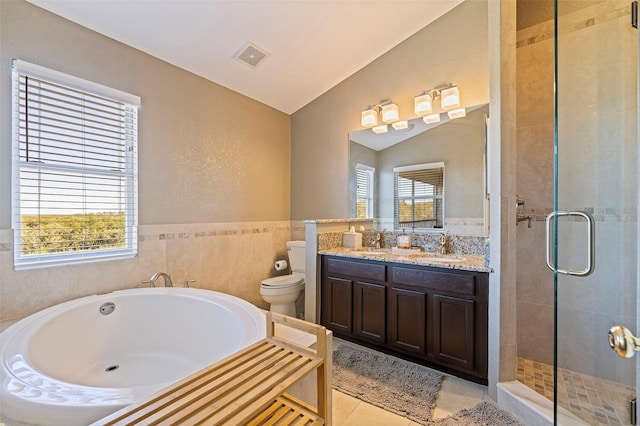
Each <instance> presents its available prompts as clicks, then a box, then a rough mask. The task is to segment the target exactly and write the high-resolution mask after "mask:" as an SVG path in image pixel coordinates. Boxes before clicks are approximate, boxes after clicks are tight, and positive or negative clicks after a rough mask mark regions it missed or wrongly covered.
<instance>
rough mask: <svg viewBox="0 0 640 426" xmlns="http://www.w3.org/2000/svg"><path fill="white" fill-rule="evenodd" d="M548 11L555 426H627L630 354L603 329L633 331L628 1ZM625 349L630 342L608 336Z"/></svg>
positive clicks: (586, 2) (634, 143)
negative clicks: (551, 32)
mask: <svg viewBox="0 0 640 426" xmlns="http://www.w3.org/2000/svg"><path fill="white" fill-rule="evenodd" d="M555 9H556V10H555V21H554V22H555V58H556V61H555V66H556V70H555V84H556V91H555V97H556V100H555V140H554V149H555V153H554V162H555V170H554V180H555V182H554V191H555V194H554V195H555V196H554V211H553V212H551V213H550V214H549V216H548V218H547V232H548V236H549V240H548V241H549V244H548V263H549V266H550V268H551V269H552V270H554V291H555V305H554V310H555V333H554V339H555V352H554V381H555V386H554V389H555V401H554V406H555V418H556V424H581V423H584V424H589V425H599V424H607V425H608V424H632V423H631V422H632V420H631V415H630V407H631V401H632V399H633V398H635V397H636V377H637V367H636V360H637V359H638V357H635V358H623V357H620V356H618V355H616V353H615V352H614V351H612V350H611V348H610V346H609V338H608V332H609V330H610V329H611V328H612V327H613V326H616V325H620V326H623V327H626V328H627V329H628V330H629V331H630V332H631V333H633V334H638V333H640V328H639V327H638V322H637V287H638V179H639V174H638V72H637V68H638V32H637V31H638V30H637V29H635V28H634V27H633V26H632V25H631V21H632V18H631V15H632V6H631V3H630V2H627V1H622V0H613V1H612V0H583V1H566V0H555ZM619 330H620V329H618V331H619ZM625 342H626V343H630V344H633V340H631V339H630V338H629V339H626V340H625V338H624V336H622V337H621V335H617V336H614V337H613V338H612V343H613V344H624V343H625ZM631 346H632V345H630V347H629V348H628V349H629V354H632V353H633V352H634V351H633V350H632V349H633V348H632V347H631ZM572 422H575V423H572Z"/></svg>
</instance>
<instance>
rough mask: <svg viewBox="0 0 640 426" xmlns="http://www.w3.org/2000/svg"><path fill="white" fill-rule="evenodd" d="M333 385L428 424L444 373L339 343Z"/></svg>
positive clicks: (336, 350) (335, 357) (348, 393)
mask: <svg viewBox="0 0 640 426" xmlns="http://www.w3.org/2000/svg"><path fill="white" fill-rule="evenodd" d="M332 372H333V388H334V389H336V390H338V391H340V392H343V393H346V394H347V395H351V396H353V397H355V398H358V399H360V400H362V401H365V402H368V403H369V404H372V405H375V406H378V407H380V408H382V409H384V410H387V411H390V412H392V413H395V414H398V415H400V416H403V417H406V418H408V419H410V420H413V421H415V422H418V423H422V424H429V421H430V420H431V416H432V414H433V409H434V407H435V404H436V398H437V397H438V391H439V390H440V384H441V383H442V379H443V377H444V376H443V375H442V374H441V373H438V372H437V371H434V370H431V369H429V368H427V367H423V366H421V365H418V364H414V363H412V362H408V361H404V360H401V359H399V358H396V357H392V356H388V355H384V354H381V353H378V352H373V351H367V350H364V349H358V348H356V347H353V346H350V345H348V344H340V345H338V346H337V347H336V349H335V350H334V351H333V370H332Z"/></svg>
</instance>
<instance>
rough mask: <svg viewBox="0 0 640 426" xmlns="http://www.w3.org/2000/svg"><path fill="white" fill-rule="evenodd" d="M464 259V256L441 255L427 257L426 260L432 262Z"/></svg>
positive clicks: (460, 260)
mask: <svg viewBox="0 0 640 426" xmlns="http://www.w3.org/2000/svg"><path fill="white" fill-rule="evenodd" d="M465 260H466V259H465V258H464V257H452V256H443V257H427V262H434V263H460V262H464V261H465Z"/></svg>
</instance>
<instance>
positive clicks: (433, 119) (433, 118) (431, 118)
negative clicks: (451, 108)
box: [422, 114, 440, 124]
mask: <svg viewBox="0 0 640 426" xmlns="http://www.w3.org/2000/svg"><path fill="white" fill-rule="evenodd" d="M422 121H424V122H425V123H426V124H431V123H437V122H439V121H440V114H429V115H426V116H424V117H422Z"/></svg>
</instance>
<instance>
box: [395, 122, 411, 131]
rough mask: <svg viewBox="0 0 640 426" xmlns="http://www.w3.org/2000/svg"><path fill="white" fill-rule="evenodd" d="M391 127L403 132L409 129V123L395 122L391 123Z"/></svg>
mask: <svg viewBox="0 0 640 426" xmlns="http://www.w3.org/2000/svg"><path fill="white" fill-rule="evenodd" d="M391 125H392V126H393V128H394V129H396V130H404V129H407V128H409V121H408V120H402V121H396V122H395V123H392V124H391Z"/></svg>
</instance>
